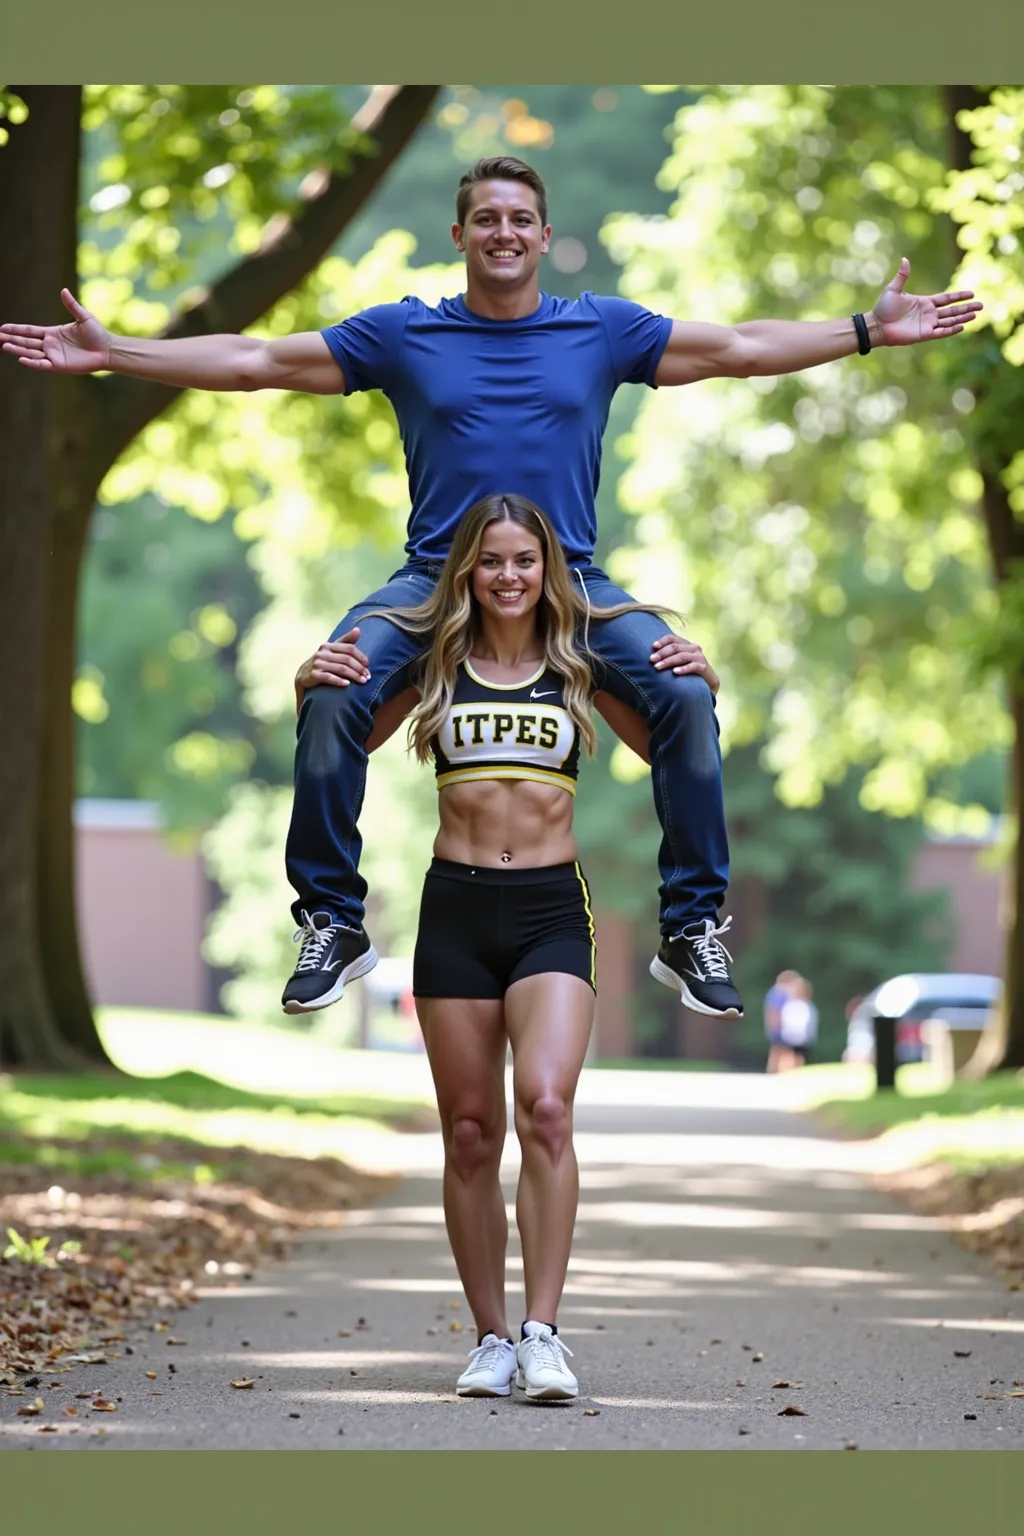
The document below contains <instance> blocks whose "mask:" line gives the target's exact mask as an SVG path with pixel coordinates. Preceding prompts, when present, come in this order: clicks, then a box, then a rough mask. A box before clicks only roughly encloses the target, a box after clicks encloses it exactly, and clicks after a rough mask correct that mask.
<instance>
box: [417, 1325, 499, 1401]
mask: <svg viewBox="0 0 1024 1536" xmlns="http://www.w3.org/2000/svg"><path fill="white" fill-rule="evenodd" d="M439 1332H440V1329H438V1328H428V1329H427V1333H428V1334H431V1333H432V1334H437V1333H439ZM495 1411H497V1410H495Z"/></svg>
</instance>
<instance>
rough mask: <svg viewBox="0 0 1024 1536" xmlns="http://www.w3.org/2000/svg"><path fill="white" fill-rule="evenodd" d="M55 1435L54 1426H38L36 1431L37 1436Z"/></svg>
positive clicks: (55, 1429) (55, 1427)
mask: <svg viewBox="0 0 1024 1536" xmlns="http://www.w3.org/2000/svg"><path fill="white" fill-rule="evenodd" d="M56 1433H57V1426H56V1424H40V1426H39V1428H38V1429H37V1430H36V1434H37V1435H55V1434H56Z"/></svg>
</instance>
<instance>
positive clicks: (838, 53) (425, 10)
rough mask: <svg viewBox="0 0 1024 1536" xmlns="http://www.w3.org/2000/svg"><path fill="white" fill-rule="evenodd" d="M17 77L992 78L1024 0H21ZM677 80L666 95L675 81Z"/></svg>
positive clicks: (1002, 64) (7, 14)
mask: <svg viewBox="0 0 1024 1536" xmlns="http://www.w3.org/2000/svg"><path fill="white" fill-rule="evenodd" d="M3 11H4V19H3V21H2V23H0V27H2V31H0V57H2V58H3V61H4V62H3V66H2V68H3V73H4V78H5V79H7V80H8V81H10V80H11V79H17V80H23V81H25V82H26V83H30V84H42V83H46V84H75V83H80V82H82V81H89V82H97V83H98V82H102V81H117V80H146V81H150V82H152V81H156V80H159V81H186V82H188V83H191V84H215V83H220V84H224V83H229V84H230V83H234V82H242V81H245V82H250V81H254V80H261V79H270V80H273V81H275V82H279V83H280V82H286V83H290V84H300V83H311V82H316V83H331V82H333V83H341V84H344V83H354V82H358V81H362V80H372V81H379V80H397V81H399V82H403V81H423V80H424V79H425V78H427V77H429V78H431V79H434V78H438V77H440V78H441V79H442V80H446V81H451V80H452V79H453V78H454V79H455V80H460V79H464V80H472V81H475V82H477V83H480V84H500V83H502V82H504V81H508V80H533V81H536V82H537V83H538V84H551V83H559V82H562V81H566V80H570V81H571V80H582V81H584V82H585V83H589V82H590V81H594V82H599V81H601V80H604V79H606V78H609V79H615V80H621V81H629V80H632V81H635V82H641V81H651V80H654V81H659V80H664V78H665V76H669V77H670V78H671V81H679V80H683V81H686V82H690V83H701V82H711V83H717V84H722V83H746V82H752V81H760V82H764V81H772V82H774V81H787V82H792V81H800V82H803V81H809V80H810V81H823V82H827V83H832V84H850V83H858V82H859V83H871V84H917V83H921V84H927V83H930V82H949V81H963V80H968V81H974V82H985V81H987V82H991V81H994V80H1002V79H1005V78H1006V74H1007V71H1008V68H1009V67H1010V66H1012V62H1013V61H1014V60H1016V61H1017V62H1018V69H1017V75H1016V78H1018V79H1019V78H1020V73H1021V71H1020V67H1019V64H1020V60H1021V59H1022V58H1024V6H1022V5H1021V3H1020V0H974V3H972V4H970V5H966V6H965V5H963V4H956V3H955V0H900V3H899V4H894V3H892V0H858V3H857V4H855V5H843V6H830V5H829V4H828V3H827V0H824V3H823V0H772V3H770V4H768V3H766V0H720V3H718V4H715V5H695V4H692V3H690V4H687V3H686V0H630V3H629V4H628V5H626V4H623V5H614V4H610V3H608V0H604V3H598V4H595V3H594V0H591V3H590V4H589V5H586V6H577V5H575V4H573V3H571V0H566V3H564V4H563V5H561V6H558V5H556V4H553V3H552V0H516V4H515V5H514V6H509V7H501V8H500V9H498V8H496V7H491V6H487V5H482V4H477V5H470V4H468V3H466V0H429V3H423V0H382V3H379V4H375V5H366V6H363V7H358V8H357V7H354V6H352V5H345V4H338V3H337V0H288V3H287V4H286V5H283V6H277V5H274V4H271V3H270V0H246V3H245V4H242V3H240V0H232V3H230V4H225V3H224V0H175V4H174V5H169V6H167V7H166V8H162V9H159V10H156V9H154V8H152V7H149V6H145V5H143V4H140V3H139V0H90V4H88V5H87V6H82V7H70V6H68V4H67V0H11V3H10V4H8V5H6V6H4V7H3ZM666 83H669V82H666Z"/></svg>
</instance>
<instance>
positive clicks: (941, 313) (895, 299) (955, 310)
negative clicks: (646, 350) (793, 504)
mask: <svg viewBox="0 0 1024 1536" xmlns="http://www.w3.org/2000/svg"><path fill="white" fill-rule="evenodd" d="M909 276H910V262H909V261H908V260H907V258H906V257H905V256H904V258H903V260H902V261H901V262H900V265H899V271H898V272H897V273H896V276H895V277H894V278H893V280H892V282H891V283H890V284H889V285H888V287H886V288H883V289H882V292H881V294H880V295H879V297H878V300H877V301H876V303H875V306H874V308H873V309H872V310H870V311H868V312H866V313H865V315H864V321H865V324H866V326H867V332H868V339H869V341H870V344H871V346H872V347H906V346H912V345H913V344H914V343H916V342H919V341H937V340H939V339H941V338H942V337H946V336H956V335H958V334H959V333H960V332H961V331H962V330H963V329H964V326H965V325H968V324H969V323H970V321H971V320H973V319H974V317H975V315H977V314H978V312H979V311H980V310H981V309H982V307H983V306H982V304H981V303H980V302H979V301H978V300H976V299H975V297H974V294H973V293H972V292H970V290H967V289H964V290H961V291H959V292H955V293H933V294H929V295H928V296H927V297H920V296H918V295H916V294H912V293H906V292H905V291H904V290H905V288H906V283H907V278H908V277H909ZM858 347H859V340H858V335H857V328H856V326H855V324H854V321H853V319H852V317H851V316H846V318H845V319H842V320H748V321H744V322H743V323H742V324H740V325H731V326H729V325H709V324H705V323H703V322H701V321H689V320H676V321H675V322H674V323H673V326H672V332H671V334H670V336H669V339H668V343H667V345H666V347H665V351H664V352H663V354H662V357H661V361H660V362H659V364H658V367H657V371H656V372H655V375H654V382H655V384H659V385H665V384H692V383H694V382H696V381H697V380H698V379H716V378H752V377H754V376H756V375H774V374H780V373H799V372H800V371H801V370H802V369H804V368H814V367H816V366H817V365H818V364H819V363H830V362H834V361H835V360H836V359H837V358H840V357H849V356H850V355H851V354H852V353H854V352H856V351H857V350H858Z"/></svg>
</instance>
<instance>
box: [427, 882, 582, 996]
mask: <svg viewBox="0 0 1024 1536" xmlns="http://www.w3.org/2000/svg"><path fill="white" fill-rule="evenodd" d="M595 955H596V950H595V946H594V919H593V915H592V914H591V910H590V891H589V889H588V888H587V882H586V880H585V879H584V878H583V873H582V871H581V869H580V867H579V865H578V864H552V865H551V866H549V867H547V868H540V869H484V868H481V867H479V866H470V865H469V864H453V863H451V862H450V861H449V860H447V859H435V860H434V861H433V863H432V864H431V866H430V868H429V869H428V870H427V875H426V879H425V880H424V882H423V898H422V901H421V903H420V926H419V932H418V933H417V935H416V953H415V956H414V958H413V967H412V990H413V995H414V996H416V997H472V998H499V997H504V996H505V993H506V992H507V991H508V989H509V987H510V986H511V985H512V983H513V982H515V981H521V980H522V978H523V977H524V976H540V975H542V974H543V973H544V972H546V971H561V972H564V973H566V974H568V975H569V976H579V977H580V978H581V980H583V981H585V982H586V983H587V984H588V985H589V986H591V987H593V988H594V990H595V992H596V991H597V985H596V976H595V968H594V967H595Z"/></svg>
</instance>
